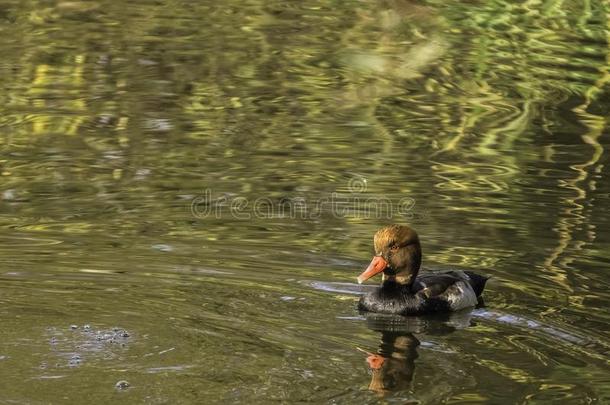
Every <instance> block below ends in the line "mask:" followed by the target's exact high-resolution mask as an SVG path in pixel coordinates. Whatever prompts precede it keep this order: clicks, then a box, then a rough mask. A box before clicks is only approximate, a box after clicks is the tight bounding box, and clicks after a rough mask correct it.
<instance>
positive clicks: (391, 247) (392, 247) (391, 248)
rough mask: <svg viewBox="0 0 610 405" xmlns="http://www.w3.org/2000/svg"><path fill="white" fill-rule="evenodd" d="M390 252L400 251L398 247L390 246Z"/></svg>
mask: <svg viewBox="0 0 610 405" xmlns="http://www.w3.org/2000/svg"><path fill="white" fill-rule="evenodd" d="M390 250H391V251H392V252H396V251H397V250H398V245H392V246H390Z"/></svg>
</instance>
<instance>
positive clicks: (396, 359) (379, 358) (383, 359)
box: [360, 310, 472, 395]
mask: <svg viewBox="0 0 610 405" xmlns="http://www.w3.org/2000/svg"><path fill="white" fill-rule="evenodd" d="M471 314H472V311H470V310H467V311H460V312H455V313H451V314H444V315H442V316H438V315H436V316H426V317H405V316H400V315H385V314H376V313H364V314H363V315H364V316H365V318H366V323H367V326H368V327H369V328H370V329H372V330H374V331H377V332H380V333H381V341H380V343H379V348H378V350H377V352H376V353H370V352H367V351H365V350H362V349H360V350H362V351H363V352H365V353H366V354H367V358H366V362H367V364H368V367H369V370H370V371H371V383H370V384H369V390H371V391H374V392H376V393H378V394H380V395H386V394H388V393H390V392H393V391H403V390H409V389H410V388H411V384H412V381H413V375H414V373H415V360H416V359H417V358H418V354H417V348H418V346H419V345H420V341H419V339H418V338H417V337H416V336H415V333H418V334H424V333H425V334H426V335H437V336H438V335H447V334H450V333H452V332H454V331H455V330H456V329H462V328H465V327H467V326H469V325H470V320H471Z"/></svg>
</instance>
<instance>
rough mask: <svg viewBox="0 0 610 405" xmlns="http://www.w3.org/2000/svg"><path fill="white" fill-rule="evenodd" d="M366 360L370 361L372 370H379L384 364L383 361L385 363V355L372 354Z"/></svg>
mask: <svg viewBox="0 0 610 405" xmlns="http://www.w3.org/2000/svg"><path fill="white" fill-rule="evenodd" d="M366 362H367V363H369V367H370V368H371V370H379V369H380V368H381V367H382V366H383V363H385V357H383V356H380V355H378V354H371V355H370V356H369V357H367V358H366Z"/></svg>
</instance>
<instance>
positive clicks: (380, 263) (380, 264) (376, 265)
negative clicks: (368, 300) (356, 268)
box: [358, 256, 388, 284]
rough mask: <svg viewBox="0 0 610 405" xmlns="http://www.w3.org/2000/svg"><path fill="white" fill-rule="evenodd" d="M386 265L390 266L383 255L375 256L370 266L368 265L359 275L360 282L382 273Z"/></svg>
mask: <svg viewBox="0 0 610 405" xmlns="http://www.w3.org/2000/svg"><path fill="white" fill-rule="evenodd" d="M386 267H388V262H386V261H385V259H384V258H383V257H381V256H375V257H373V260H371V264H369V267H367V268H366V270H364V271H363V272H362V274H360V275H359V276H358V284H362V282H364V281H366V280H368V279H369V278H371V277H373V276H374V275H375V274H379V273H381V272H382V271H384V270H385V268H386Z"/></svg>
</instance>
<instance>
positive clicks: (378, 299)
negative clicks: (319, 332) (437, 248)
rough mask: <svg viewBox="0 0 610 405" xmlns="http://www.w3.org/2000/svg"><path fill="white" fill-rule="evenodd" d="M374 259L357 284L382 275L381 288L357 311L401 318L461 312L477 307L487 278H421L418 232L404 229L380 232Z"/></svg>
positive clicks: (450, 275)
mask: <svg viewBox="0 0 610 405" xmlns="http://www.w3.org/2000/svg"><path fill="white" fill-rule="evenodd" d="M374 245H375V253H376V255H375V257H373V260H372V261H371V264H369V266H368V267H367V268H366V270H364V272H362V274H360V275H359V276H358V283H360V284H361V283H363V282H364V281H365V280H368V279H369V278H371V277H373V276H375V275H376V274H379V273H383V277H382V282H381V286H380V287H379V288H378V289H376V290H375V291H373V292H371V293H369V294H366V295H364V296H362V298H360V302H359V303H358V309H360V310H361V311H366V312H380V313H387V314H399V315H419V314H425V313H433V312H444V311H458V310H460V309H463V308H468V307H474V306H475V305H477V303H478V300H479V296H480V295H481V293H482V292H483V289H484V288H485V283H486V282H487V280H488V277H485V276H481V275H479V274H476V273H473V272H470V271H459V270H457V271H449V272H445V273H429V274H422V275H420V276H419V277H418V273H419V269H420V266H421V260H422V251H421V245H420V243H419V237H418V236H417V232H415V230H413V229H412V228H410V227H408V226H405V225H391V226H388V227H385V228H383V229H380V230H379V231H377V233H375V238H374Z"/></svg>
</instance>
